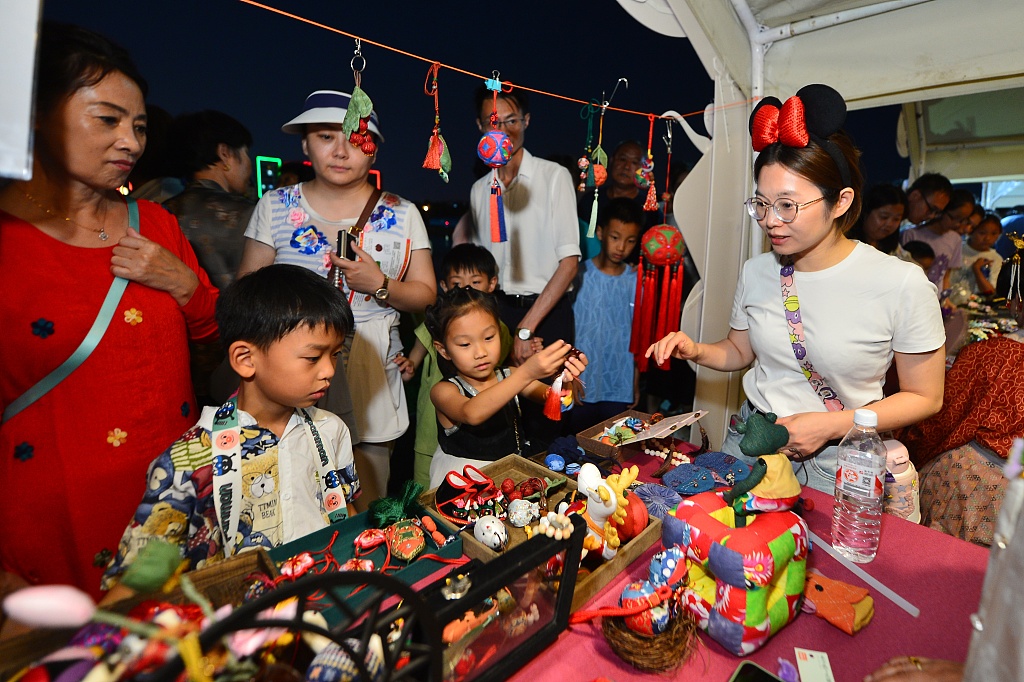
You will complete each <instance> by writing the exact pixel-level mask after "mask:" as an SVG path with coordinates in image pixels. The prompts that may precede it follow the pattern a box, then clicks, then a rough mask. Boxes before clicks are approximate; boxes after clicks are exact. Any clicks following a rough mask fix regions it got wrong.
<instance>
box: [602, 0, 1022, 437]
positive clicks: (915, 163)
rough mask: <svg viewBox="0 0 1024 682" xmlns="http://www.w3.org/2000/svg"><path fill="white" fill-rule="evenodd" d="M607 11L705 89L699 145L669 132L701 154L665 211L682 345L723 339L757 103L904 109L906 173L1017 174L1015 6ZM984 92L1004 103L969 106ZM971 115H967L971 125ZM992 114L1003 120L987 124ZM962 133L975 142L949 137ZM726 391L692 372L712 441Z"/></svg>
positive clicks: (721, 421) (818, 1)
mask: <svg viewBox="0 0 1024 682" xmlns="http://www.w3.org/2000/svg"><path fill="white" fill-rule="evenodd" d="M618 2H619V4H620V5H622V6H623V7H624V8H625V9H626V10H627V11H628V12H629V13H630V14H631V15H632V16H633V17H634V18H635V19H636V20H637V21H639V22H641V23H642V24H644V25H645V26H647V27H648V28H650V29H651V30H653V31H657V32H658V33H662V34H665V35H669V36H678V37H684V36H685V37H686V38H688V39H689V40H690V43H691V44H692V46H693V48H694V50H695V51H696V53H697V55H698V57H699V58H700V60H701V62H702V64H703V65H704V68H705V70H706V71H707V73H708V75H709V76H710V77H711V78H712V79H713V80H714V81H715V101H714V103H713V106H710V107H709V108H708V112H707V114H706V116H705V122H706V124H707V127H708V131H709V133H710V135H711V140H710V141H708V140H706V139H699V137H698V136H697V135H696V133H694V132H693V131H692V130H689V129H688V128H689V126H687V125H686V123H685V121H683V120H682V119H679V120H680V123H681V124H682V125H683V127H684V128H685V129H687V134H688V135H689V136H690V138H691V139H692V140H695V143H696V144H697V145H698V148H700V149H701V151H702V152H704V155H703V157H702V158H701V160H700V161H699V162H698V163H697V164H696V165H695V167H694V169H693V172H691V173H690V175H689V176H688V177H687V178H686V180H685V182H684V183H683V185H682V187H681V188H680V190H679V191H678V192H677V193H676V199H675V202H676V205H677V206H679V207H680V210H677V211H675V215H676V216H677V217H678V219H679V221H680V224H681V229H682V231H683V235H684V237H685V238H686V242H687V246H688V247H689V249H690V251H691V253H692V255H693V257H694V261H695V262H696V263H697V267H698V269H699V270H700V272H701V276H702V278H703V279H702V281H701V283H700V285H698V287H696V288H695V289H694V291H693V293H692V294H691V295H690V299H689V300H687V302H686V305H685V306H684V310H683V320H682V321H683V329H684V330H685V331H687V333H689V334H691V335H692V336H694V337H695V338H699V339H701V340H706V341H713V340H717V339H719V338H722V337H724V336H725V334H726V333H727V332H728V329H729V312H730V308H731V305H732V297H733V293H734V291H735V286H736V281H737V277H738V274H739V269H740V266H741V264H742V263H743V261H744V260H746V259H747V258H748V257H749V256H751V255H753V254H754V253H757V252H759V251H760V249H761V235H760V232H759V231H758V230H757V227H756V225H753V224H752V222H751V221H750V220H749V219H748V218H747V216H746V212H745V211H744V209H743V207H742V204H741V202H742V201H743V200H744V199H745V198H746V197H747V196H748V195H749V192H750V189H751V177H750V173H751V156H752V155H751V151H750V139H749V134H748V132H747V118H748V116H749V114H750V111H751V109H752V106H753V102H754V101H756V99H757V98H759V97H761V96H763V95H775V96H777V97H779V98H781V99H785V98H786V97H788V96H790V95H792V94H793V93H795V92H796V91H797V90H798V89H800V88H801V87H802V86H804V85H806V84H808V83H828V84H829V85H832V86H833V87H835V88H836V89H837V90H839V91H840V92H841V93H842V94H843V96H844V97H845V98H846V100H847V103H848V105H849V107H850V109H861V108H868V107H876V106H882V105H890V104H904V105H905V106H904V121H905V123H906V130H905V131H904V132H903V135H904V137H903V139H904V140H905V141H906V143H907V151H908V153H910V155H911V167H912V173H914V174H918V173H920V172H924V170H926V169H927V170H939V171H941V172H944V173H946V174H947V175H948V176H949V177H950V178H952V179H960V178H963V179H968V178H969V179H972V180H977V179H982V178H988V177H993V176H1000V177H1005V176H1010V175H1015V174H1024V154H1022V153H1021V152H1022V151H1024V135H1022V134H1021V132H1022V126H1021V125H1020V122H1021V116H1020V112H1021V108H1020V106H1019V105H1020V101H1021V99H1022V95H1021V94H1020V93H1021V92H1022V91H1021V90H1018V89H1019V88H1022V87H1024V40H1022V39H1021V35H1020V32H1021V27H1022V26H1024V2H1022V0H979V1H978V2H965V1H964V0H889V1H885V2H879V1H877V0H832V1H829V0H618ZM997 90H998V91H1006V92H1000V93H997V94H996V95H995V96H992V95H985V96H980V95H979V93H990V92H992V91H997ZM961 98H963V99H961ZM950 99H954V100H955V101H953V102H951V103H949V104H946V102H950ZM931 100H939V102H938V104H934V105H933V102H931ZM968 100H971V103H969V102H968ZM1014 102H1016V103H1017V104H1016V105H1014V104H1013V103H1014ZM974 104H978V105H980V106H981V107H982V108H981V109H980V110H979V111H980V112H981V113H979V111H974V113H973V114H972V113H971V112H972V111H973V110H972V109H971V108H970V106H973V105H974ZM997 105H998V106H1000V107H1001V108H1006V110H1007V111H1009V112H1010V114H1009V115H1007V114H1005V113H1004V114H1002V115H995V114H992V112H991V111H990V109H991V107H993V106H997ZM1007 105H1008V106H1007ZM908 112H909V113H908ZM919 112H920V114H921V115H920V116H919V115H918V113H919ZM982 114H983V115H982ZM972 116H973V118H972ZM957 118H959V119H961V124H960V125H959V127H958V126H957V125H956V123H955V122H954V119H957ZM1010 120H1013V121H1016V124H1017V125H1016V128H1015V129H1014V130H1013V131H1012V132H1011V131H1010V128H1008V127H1007V126H1006V125H1005V124H1004V123H996V121H1010ZM966 121H971V123H965V122H966ZM920 122H924V123H925V125H924V127H920ZM933 122H941V123H937V124H936V125H931V124H932V123H933ZM947 124H949V125H947ZM929 126H931V127H929ZM972 128H973V130H974V132H975V133H980V132H982V131H988V132H987V133H985V134H982V135H976V136H974V137H971V139H964V136H963V135H960V136H959V137H958V139H951V138H950V137H949V136H950V135H952V134H953V131H956V130H959V131H970V130H971V129H972ZM933 132H934V133H937V134H936V135H934V136H930V134H931V133H933ZM893 133H894V134H895V131H893ZM930 144H931V145H933V146H932V147H930V146H929V145H930ZM934 145H940V148H935V147H934ZM1014 145H1017V146H1016V147H1015V146H1014ZM986 156H987V157H988V160H987V161H986V160H985V159H983V158H982V157H986ZM1014 169H1016V170H1014ZM739 380H740V373H738V372H734V373H730V374H724V373H720V372H714V371H711V370H707V369H704V368H697V400H696V404H695V406H694V407H695V409H706V410H709V411H710V412H711V414H709V415H708V417H707V418H705V420H704V424H705V426H706V427H708V432H709V433H710V434H711V435H712V439H713V441H715V442H721V439H722V438H723V437H724V436H725V430H726V426H727V415H728V413H729V412H730V411H731V410H734V409H735V408H736V407H737V406H738V404H739V402H740V381H739Z"/></svg>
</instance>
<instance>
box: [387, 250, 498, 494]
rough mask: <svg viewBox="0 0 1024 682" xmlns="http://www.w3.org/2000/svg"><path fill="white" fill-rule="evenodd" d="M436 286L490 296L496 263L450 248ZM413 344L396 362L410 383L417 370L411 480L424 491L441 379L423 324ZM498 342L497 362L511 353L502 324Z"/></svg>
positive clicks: (481, 254) (434, 439) (486, 254)
mask: <svg viewBox="0 0 1024 682" xmlns="http://www.w3.org/2000/svg"><path fill="white" fill-rule="evenodd" d="M439 275H440V279H439V281H438V285H439V286H440V288H441V291H450V290H452V289H454V288H456V287H472V288H474V289H477V290H479V291H485V292H487V293H491V292H493V291H494V289H495V287H496V286H497V285H498V263H497V262H496V261H495V260H494V256H492V255H491V252H490V251H488V250H487V249H485V248H484V247H482V246H478V245H476V244H459V245H457V246H453V247H452V248H451V250H450V251H448V253H446V254H445V255H444V258H443V259H442V260H441V266H440V268H439ZM415 335H416V342H415V343H414V344H413V347H412V350H410V351H409V355H408V356H407V357H401V356H399V357H398V358H396V360H395V362H396V363H398V366H399V368H400V369H401V370H402V379H403V380H404V381H409V380H410V379H412V377H413V375H414V374H415V373H416V369H417V368H418V367H420V366H422V367H423V371H422V372H421V373H420V391H419V396H418V397H417V399H416V442H415V444H414V445H413V452H414V460H413V479H414V480H415V481H416V482H417V483H419V484H420V485H422V486H423V487H424V488H429V487H430V485H429V484H430V461H431V460H432V459H433V457H434V452H435V451H436V450H437V414H436V413H435V412H434V404H433V403H432V402H430V389H432V388H434V386H435V385H436V384H437V382H439V381H441V379H443V378H444V377H443V376H442V373H441V368H440V367H439V366H438V364H437V351H436V350H435V349H434V343H433V341H432V340H431V338H430V331H429V330H428V329H427V325H426V324H421V325H420V326H419V327H417V328H416V331H415ZM498 336H499V339H500V340H501V354H500V356H499V362H501V363H504V362H505V358H506V357H508V354H509V353H510V352H511V350H512V334H511V333H509V330H508V327H506V326H505V323H504V322H501V323H500V325H499V329H498Z"/></svg>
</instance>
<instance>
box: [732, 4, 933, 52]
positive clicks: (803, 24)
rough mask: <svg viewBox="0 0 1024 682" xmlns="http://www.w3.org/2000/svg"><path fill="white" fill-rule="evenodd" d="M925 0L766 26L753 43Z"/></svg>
mask: <svg viewBox="0 0 1024 682" xmlns="http://www.w3.org/2000/svg"><path fill="white" fill-rule="evenodd" d="M925 2H931V0H890V2H880V3H878V4H875V5H866V6H864V7H857V8H854V9H849V10H846V11H843V12H833V13H831V14H826V15H822V16H820V17H811V18H809V19H803V20H801V21H794V22H792V23H790V24H785V25H783V26H777V27H775V28H765V29H763V30H760V31H758V32H757V33H756V34H755V35H754V36H752V38H751V43H752V44H756V43H761V44H768V43H774V42H775V41H777V40H785V39H786V38H792V37H793V36H798V35H800V34H802V33H810V32H811V31H817V30H819V29H823V28H828V27H829V26H838V25H839V24H845V23H849V22H851V21H856V20H858V19H865V18H867V17H874V16H877V15H879V14H885V13H886V12H892V11H894V10H898V9H903V8H905V7H912V6H913V5H920V4H922V3H925ZM737 3H740V4H743V5H744V6H746V3H744V2H743V0H733V5H734V6H735V5H736V4H737ZM747 11H748V12H749V11H750V9H749V8H747ZM740 21H741V22H743V17H742V16H741V17H740ZM744 26H746V23H744Z"/></svg>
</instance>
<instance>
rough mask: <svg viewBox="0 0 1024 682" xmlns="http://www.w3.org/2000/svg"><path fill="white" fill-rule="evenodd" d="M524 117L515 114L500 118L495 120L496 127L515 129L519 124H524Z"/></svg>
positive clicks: (499, 128)
mask: <svg viewBox="0 0 1024 682" xmlns="http://www.w3.org/2000/svg"><path fill="white" fill-rule="evenodd" d="M523 120H524V118H523V117H522V116H513V117H511V118H506V119H504V120H501V119H498V120H497V121H495V122H494V127H495V128H497V129H498V130H502V129H504V130H515V129H516V128H518V127H519V126H521V125H523Z"/></svg>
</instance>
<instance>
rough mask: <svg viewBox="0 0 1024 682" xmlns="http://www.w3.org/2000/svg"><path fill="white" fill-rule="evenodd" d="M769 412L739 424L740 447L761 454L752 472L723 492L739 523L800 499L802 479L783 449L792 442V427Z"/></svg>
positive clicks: (790, 504) (752, 455) (748, 451)
mask: <svg viewBox="0 0 1024 682" xmlns="http://www.w3.org/2000/svg"><path fill="white" fill-rule="evenodd" d="M776 419H777V417H776V416H775V415H774V414H773V413H771V412H769V413H768V414H761V413H760V412H754V413H753V414H751V415H750V416H749V417H747V421H745V422H743V423H740V424H737V425H736V430H737V431H739V432H740V433H742V434H743V440H741V441H740V450H741V451H742V452H743V454H745V455H747V456H748V457H757V458H758V459H757V462H755V463H754V465H753V466H752V467H751V470H750V475H749V476H747V477H746V478H745V479H744V480H742V481H739V482H738V483H736V485H734V486H733V487H732V489H731V490H728V491H726V492H725V493H724V494H723V495H722V499H723V500H725V502H726V503H727V504H730V505H732V507H733V510H734V511H735V512H736V525H737V526H738V527H739V526H742V525H745V517H746V516H747V515H749V514H753V513H755V512H772V511H787V510H790V509H792V508H793V507H794V506H795V505H796V503H797V501H798V500H799V499H800V482H799V481H797V479H796V474H794V473H793V467H792V465H791V464H790V461H789V458H788V457H786V456H785V455H783V454H782V453H781V452H779V450H781V449H782V448H783V447H784V446H785V445H786V443H788V442H789V431H787V430H786V427H785V426H782V425H780V424H776V423H775V420H776Z"/></svg>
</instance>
